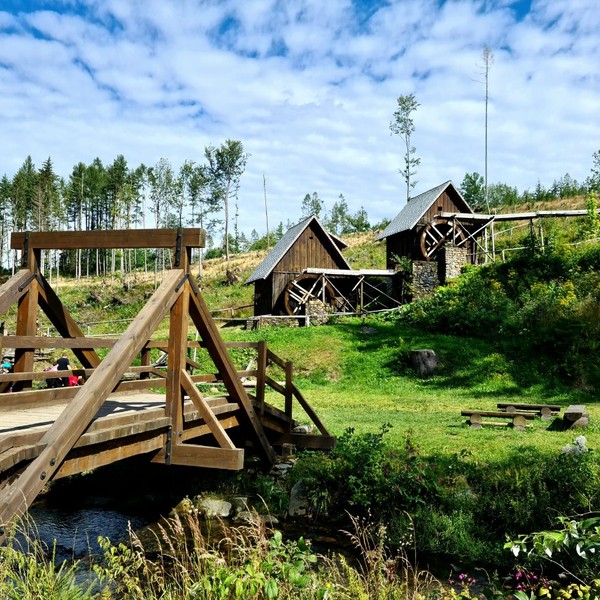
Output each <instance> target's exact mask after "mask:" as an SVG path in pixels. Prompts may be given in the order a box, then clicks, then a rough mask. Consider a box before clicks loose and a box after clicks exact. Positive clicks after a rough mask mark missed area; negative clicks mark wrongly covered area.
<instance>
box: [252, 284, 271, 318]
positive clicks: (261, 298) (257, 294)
mask: <svg viewBox="0 0 600 600" xmlns="http://www.w3.org/2000/svg"><path fill="white" fill-rule="evenodd" d="M272 308H273V289H272V283H271V277H269V278H268V279H258V280H257V281H255V282H254V314H255V315H269V314H271V311H272Z"/></svg>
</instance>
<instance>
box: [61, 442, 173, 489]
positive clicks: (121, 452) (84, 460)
mask: <svg viewBox="0 0 600 600" xmlns="http://www.w3.org/2000/svg"><path fill="white" fill-rule="evenodd" d="M164 438H165V434H160V435H152V436H151V437H149V438H148V439H143V440H135V439H132V440H127V439H125V440H117V441H115V442H114V443H113V445H112V446H110V445H109V447H107V448H105V449H103V450H101V451H99V452H94V453H91V454H82V455H81V456H73V455H71V456H69V457H68V458H67V459H66V460H65V461H64V462H63V463H62V465H61V467H60V469H59V470H58V471H57V473H56V475H55V478H57V479H60V478H61V477H67V476H70V475H76V474H77V473H82V472H83V471H89V470H91V469H97V468H98V467H102V466H104V465H110V464H112V463H114V462H116V461H118V460H123V459H125V458H130V457H132V456H138V455H140V454H146V453H149V452H153V451H156V450H159V449H160V448H162V446H163V444H164Z"/></svg>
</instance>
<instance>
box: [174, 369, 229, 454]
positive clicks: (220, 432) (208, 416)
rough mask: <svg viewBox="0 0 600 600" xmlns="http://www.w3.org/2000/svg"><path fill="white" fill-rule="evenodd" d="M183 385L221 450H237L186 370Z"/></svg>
mask: <svg viewBox="0 0 600 600" xmlns="http://www.w3.org/2000/svg"><path fill="white" fill-rule="evenodd" d="M181 383H182V384H183V387H184V389H185V391H186V392H187V394H188V396H189V397H190V399H191V401H192V402H193V403H194V406H195V407H196V408H197V409H198V410H199V411H200V414H201V415H202V418H203V419H204V421H205V423H206V424H207V425H208V428H209V429H210V431H211V433H212V434H213V435H214V436H215V439H216V440H217V443H218V444H219V446H220V447H221V448H235V444H234V443H233V442H232V441H231V439H230V438H229V436H228V435H227V433H226V432H225V429H223V426H222V425H221V423H219V420H218V419H217V418H216V417H215V414H214V413H213V411H212V410H211V408H210V407H209V406H208V404H207V403H206V400H205V399H204V397H203V396H202V394H201V393H200V392H199V391H198V388H197V387H196V385H195V384H194V382H193V381H192V379H191V377H190V375H189V373H188V372H187V371H185V370H184V369H182V370H181Z"/></svg>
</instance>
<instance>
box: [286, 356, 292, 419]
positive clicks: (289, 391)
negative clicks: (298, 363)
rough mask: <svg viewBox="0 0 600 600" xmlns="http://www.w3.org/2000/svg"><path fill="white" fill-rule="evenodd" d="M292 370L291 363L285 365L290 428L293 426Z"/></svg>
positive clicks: (287, 413)
mask: <svg viewBox="0 0 600 600" xmlns="http://www.w3.org/2000/svg"><path fill="white" fill-rule="evenodd" d="M292 368H293V364H292V363H291V362H290V361H286V363H285V414H286V415H287V416H288V417H289V419H290V428H291V425H292V394H293V391H292Z"/></svg>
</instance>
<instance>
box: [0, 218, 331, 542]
mask: <svg viewBox="0 0 600 600" xmlns="http://www.w3.org/2000/svg"><path fill="white" fill-rule="evenodd" d="M148 240H152V243H153V245H154V247H166V248H171V249H172V250H173V252H174V264H175V268H174V269H172V270H171V271H168V272H166V274H165V275H164V279H163V281H162V283H161V284H160V286H159V287H158V289H157V290H156V291H155V292H154V294H153V296H152V297H151V298H150V300H149V301H148V302H147V304H146V305H145V306H144V308H143V309H142V310H141V311H140V312H139V314H138V315H137V316H136V317H135V318H134V319H133V321H132V322H131V324H130V325H129V327H127V329H126V331H125V332H124V333H123V334H122V335H121V336H120V338H119V339H118V340H113V339H111V340H108V339H106V340H102V339H100V340H98V339H96V338H94V339H93V340H92V339H90V338H86V336H85V335H84V334H83V332H82V331H81V329H80V328H79V327H78V325H77V324H76V322H75V321H74V319H73V318H72V317H71V315H70V314H69V311H68V310H67V309H66V307H65V306H64V305H63V304H62V302H61V301H60V299H59V298H58V296H57V295H56V294H55V293H54V291H53V290H52V289H51V287H50V285H49V284H48V282H47V281H46V279H45V278H44V277H43V275H42V274H41V273H40V272H39V269H38V264H39V257H40V252H41V250H42V249H47V248H51V249H56V248H65V249H75V248H112V247H117V248H141V247H147V245H148ZM203 241H204V237H203V232H202V230H197V229H193V230H181V229H180V230H152V231H127V232H121V231H110V232H85V234H84V233H82V232H70V234H68V233H58V234H46V233H39V234H38V233H32V234H22V233H18V234H13V237H12V247H13V248H16V249H20V250H21V252H22V263H23V268H22V269H21V270H20V271H18V272H17V273H16V274H15V275H14V276H13V277H12V278H11V279H10V280H9V281H8V282H7V283H5V284H4V285H3V286H1V287H0V310H3V311H6V310H7V309H8V308H9V307H10V306H12V305H13V304H15V303H17V304H18V317H17V327H16V329H17V331H16V336H0V344H2V346H4V347H12V348H14V349H15V365H14V372H13V373H10V374H3V375H0V387H3V388H7V387H8V386H12V388H13V389H14V390H17V389H18V390H22V391H19V392H18V393H14V394H4V398H3V400H4V401H5V404H4V405H3V406H4V407H5V408H6V407H7V406H14V407H17V406H18V405H17V401H18V402H24V403H25V405H27V403H29V404H33V405H38V404H40V403H45V404H44V405H45V406H49V405H51V404H53V403H54V404H56V403H58V402H60V401H62V402H65V401H68V404H67V405H66V408H64V410H63V411H62V412H61V413H60V414H59V416H58V417H57V418H56V419H55V420H54V421H53V422H52V424H51V425H50V426H49V427H48V428H47V429H46V430H45V431H43V432H42V433H38V432H35V431H32V432H24V433H23V434H21V435H20V436H18V435H13V436H11V437H5V438H2V437H0V471H5V470H6V469H8V468H17V467H19V468H18V469H17V471H16V472H15V474H14V476H13V477H12V478H11V479H9V480H3V481H2V483H1V484H0V539H1V538H2V537H3V535H4V527H5V526H6V525H7V524H8V523H9V522H10V521H11V520H12V519H13V517H14V516H16V515H19V514H22V513H24V512H25V511H26V510H27V509H28V507H29V506H30V505H31V503H32V502H33V500H34V499H35V498H36V497H37V495H38V494H39V493H40V491H41V490H42V488H43V487H44V486H45V485H46V484H47V483H48V482H49V481H50V480H51V479H53V478H54V477H57V476H64V475H67V474H71V473H77V472H81V471H82V470H84V469H85V468H88V467H93V466H96V465H99V464H108V463H109V462H112V461H113V460H118V459H120V458H123V457H127V456H132V455H134V454H139V453H147V452H153V460H154V461H155V462H163V463H166V464H179V465H192V466H202V467H216V468H225V469H241V468H242V467H243V459H244V450H243V449H241V448H237V447H236V446H235V444H234V443H233V441H232V439H231V438H230V437H229V435H228V433H227V428H228V427H231V426H242V427H244V428H245V430H246V431H247V432H248V436H247V439H249V440H250V441H252V442H254V446H255V447H256V448H257V450H258V452H259V453H260V454H261V455H262V457H263V459H264V460H265V461H266V462H268V463H272V462H273V461H274V458H275V454H274V450H273V446H272V445H271V442H270V440H269V438H268V437H267V434H266V432H265V429H264V426H263V420H261V418H262V419H265V420H267V421H269V420H270V422H272V423H281V425H273V426H274V427H275V431H279V432H280V434H285V435H287V436H288V439H289V441H293V439H294V434H292V431H291V429H292V426H293V419H292V416H291V399H292V398H293V397H295V398H296V399H297V400H298V401H299V402H300V404H301V406H302V408H303V409H304V411H305V412H306V413H307V414H308V415H309V416H310V417H311V418H312V419H313V421H314V422H315V423H316V424H317V427H318V429H319V431H320V434H321V436H322V441H321V443H320V444H319V442H316V441H315V440H314V439H312V437H314V436H312V437H311V436H308V437H306V438H305V440H304V445H305V446H308V447H311V446H313V447H321V448H324V447H331V446H332V445H333V444H334V443H335V439H334V438H332V437H331V436H330V435H329V433H328V432H327V430H326V429H325V427H324V426H323V424H322V423H321V422H320V420H319V419H318V417H317V416H316V413H315V412H314V411H313V410H312V408H311V407H310V406H309V405H308V403H307V402H306V400H305V399H304V398H303V397H302V395H301V393H300V391H299V390H298V389H297V388H296V386H294V385H293V382H292V381H291V364H290V365H289V368H287V371H286V372H287V373H289V381H286V385H285V388H284V390H283V392H284V394H285V395H286V411H285V412H284V413H281V414H278V413H277V411H276V410H275V409H273V408H272V407H269V406H268V405H265V403H264V386H265V385H267V384H268V383H269V378H268V377H267V376H266V375H265V373H264V369H266V366H267V362H268V361H274V360H278V359H277V358H276V357H275V358H274V355H269V354H268V352H267V350H266V347H265V346H261V347H259V361H260V363H261V368H262V369H263V372H262V373H260V374H259V372H258V371H257V387H258V386H260V387H259V389H257V392H256V398H254V400H253V399H252V398H251V397H250V396H249V395H248V393H247V391H246V389H245V388H244V386H243V384H242V382H241V380H240V377H239V374H238V372H237V371H236V369H235V367H234V365H233V362H232V360H231V358H230V355H229V353H228V351H227V348H226V346H225V344H224V342H223V340H222V338H221V336H220V333H219V331H218V329H217V327H216V325H215V323H214V321H213V320H212V318H211V316H210V312H209V309H208V307H207V305H206V303H205V301H204V299H203V297H202V294H201V293H200V290H199V288H198V285H197V284H196V282H195V281H194V279H193V277H192V276H191V274H190V271H189V265H190V256H191V248H193V247H198V246H199V245H200V246H201V245H203ZM38 308H39V309H41V310H42V311H43V312H44V313H45V314H46V315H47V316H48V318H49V319H50V321H51V322H52V323H53V325H54V326H55V327H56V329H57V331H58V333H59V335H60V336H61V337H59V338H54V339H53V340H52V341H51V342H49V341H48V339H47V338H41V337H38V336H36V331H35V329H36V316H37V310H38ZM166 316H169V318H170V324H169V328H170V331H169V339H168V341H166V342H160V341H159V342H157V343H155V344H154V346H155V347H158V346H165V350H166V353H167V355H168V367H167V368H166V375H165V374H163V371H162V370H161V369H156V368H154V367H152V366H151V365H149V361H148V353H149V349H150V348H151V347H152V340H151V336H152V334H153V333H154V332H155V330H156V329H157V327H158V325H159V324H160V323H161V322H162V321H163V319H164V318H165V317H166ZM190 322H191V323H193V325H194V326H195V328H196V330H197V332H198V334H199V336H200V343H201V344H202V346H203V347H204V348H206V349H207V350H208V352H209V354H210V357H211V358H212V360H213V362H214V364H215V367H216V370H217V374H216V375H215V376H214V379H217V378H218V379H220V381H222V384H223V385H224V387H225V389H226V398H223V400H222V401H217V403H216V404H215V401H213V400H210V401H209V400H208V399H206V398H205V397H204V396H203V395H202V393H201V392H200V391H199V390H198V388H197V383H198V382H199V381H210V380H211V376H195V375H192V374H191V373H190V372H189V369H190V363H191V362H193V361H190V359H189V358H188V357H187V355H186V351H187V348H188V347H189V346H190V342H188V325H189V323H190ZM7 344H11V346H7ZM44 345H48V346H50V345H52V347H55V348H56V347H63V348H70V349H72V351H73V352H74V353H75V355H76V356H77V358H78V360H79V361H80V362H81V364H82V369H76V370H73V372H74V373H77V374H83V375H84V376H85V377H86V381H85V383H84V384H83V385H82V386H79V387H74V388H63V389H60V390H52V391H51V390H33V389H31V387H32V381H33V380H36V379H41V378H42V377H43V378H47V377H48V375H47V374H40V373H34V370H33V354H34V350H35V348H38V347H43V346H44ZM103 345H104V347H108V348H109V351H108V354H107V355H106V357H105V358H104V359H102V360H101V359H100V357H99V355H98V354H97V353H96V350H95V348H97V347H101V346H103ZM140 355H141V356H142V357H143V360H142V365H141V366H139V367H132V366H131V363H132V361H133V360H134V359H135V358H136V357H137V356H140ZM132 369H133V370H134V371H135V370H137V371H136V372H138V373H143V374H144V378H142V377H140V379H138V380H135V381H124V380H123V379H124V375H125V373H126V372H131V371H132ZM65 373H68V372H61V373H59V374H57V375H56V376H59V375H60V376H64V375H65ZM153 382H156V383H155V384H154V385H158V386H159V387H160V386H163V387H164V388H165V389H166V396H165V407H164V409H160V408H157V409H151V410H148V411H145V412H144V413H143V418H141V419H140V418H138V419H136V420H134V421H133V422H132V421H131V417H129V420H128V419H127V418H125V417H119V416H115V417H110V419H109V420H108V421H106V422H105V424H104V425H102V426H100V425H99V423H100V421H95V419H96V417H97V416H98V415H99V414H100V412H101V409H102V408H103V405H104V404H105V403H106V401H107V399H108V398H109V397H110V395H111V394H112V393H113V392H114V391H115V390H118V391H127V390H130V391H133V392H135V390H136V389H142V388H144V389H147V388H148V387H149V386H151V385H152V384H153ZM0 395H1V394H0ZM69 398H70V400H69ZM186 398H189V399H190V400H191V404H192V408H193V410H194V411H195V412H196V413H197V415H198V416H197V418H198V419H201V421H202V422H203V423H204V424H203V425H202V426H201V427H200V428H199V427H197V426H195V427H194V428H192V429H190V426H189V422H190V419H191V418H192V417H190V415H189V414H188V413H189V410H190V408H189V402H188V404H187V408H186V405H185V400H186ZM13 399H14V400H15V402H12V401H13ZM257 410H258V411H259V413H260V415H259V414H257ZM152 411H154V412H152ZM232 411H234V412H232ZM123 419H124V420H123ZM99 427H100V428H99ZM199 433H202V435H204V436H206V435H209V436H210V437H211V438H212V439H213V440H214V442H215V445H214V446H213V445H210V446H209V445H205V444H198V443H194V438H196V437H197V436H198V435H199ZM124 436H127V437H124ZM136 436H137V437H136ZM309 437H310V438H311V439H308V438H309ZM101 443H102V444H105V445H104V446H102V450H101V451H99V453H100V454H102V456H99V455H98V456H94V455H93V454H92V455H90V454H85V456H84V453H81V452H80V453H79V454H78V449H79V451H81V450H82V449H84V448H89V447H91V446H93V445H94V444H101ZM98 447H100V446H98ZM19 465H21V466H19ZM23 465H24V466H23Z"/></svg>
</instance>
